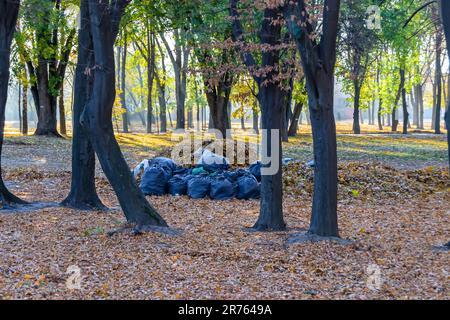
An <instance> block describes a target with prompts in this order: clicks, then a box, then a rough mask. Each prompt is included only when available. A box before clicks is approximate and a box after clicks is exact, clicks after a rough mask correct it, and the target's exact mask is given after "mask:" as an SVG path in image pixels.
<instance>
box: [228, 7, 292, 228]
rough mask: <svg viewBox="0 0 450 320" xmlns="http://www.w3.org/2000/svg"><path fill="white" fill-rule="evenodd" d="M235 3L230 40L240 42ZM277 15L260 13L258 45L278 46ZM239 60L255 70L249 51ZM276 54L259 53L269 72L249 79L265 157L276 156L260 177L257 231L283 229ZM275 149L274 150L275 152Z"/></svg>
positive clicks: (273, 11)
mask: <svg viewBox="0 0 450 320" xmlns="http://www.w3.org/2000/svg"><path fill="white" fill-rule="evenodd" d="M237 3H238V0H230V14H231V16H232V17H233V22H232V27H233V41H235V42H238V41H239V42H242V41H244V36H243V29H242V25H241V22H240V20H239V13H238V9H237ZM280 14H281V10H280V7H275V8H270V7H268V8H266V9H265V10H264V18H263V22H262V26H261V30H260V32H259V37H260V43H261V44H263V45H265V46H268V47H271V48H274V47H275V46H276V45H279V43H280V41H281V26H280V25H279V24H275V23H273V21H275V20H276V19H278V18H279V15H280ZM241 59H242V60H243V62H244V63H245V64H246V66H247V67H248V68H249V70H254V68H257V67H259V66H258V65H257V63H256V60H255V59H254V57H253V56H252V55H251V53H249V52H244V51H242V52H241ZM279 62H280V52H279V50H269V52H267V51H264V52H263V53H262V65H261V66H260V67H261V68H263V69H264V70H267V68H269V69H270V71H268V72H266V73H264V75H262V76H259V75H257V74H254V75H253V77H254V79H255V81H256V83H257V85H258V100H259V103H260V106H261V114H262V126H263V129H265V130H264V132H263V139H262V140H263V144H266V146H267V148H266V149H267V155H268V156H272V155H273V154H274V153H275V152H278V153H279V159H277V160H278V161H279V164H280V168H279V169H278V170H277V172H276V173H275V174H263V175H262V176H261V206H260V213H259V217H258V220H257V222H256V223H255V225H254V226H253V229H254V230H257V231H270V230H273V231H279V230H285V229H286V223H285V222H284V218H283V205H282V200H283V180H282V168H281V157H282V144H281V134H280V130H281V129H282V117H283V103H282V92H281V91H282V89H281V83H280V80H278V79H277V75H278V74H277V72H276V70H275V69H276V68H275V66H277V65H279ZM272 135H276V136H277V141H276V143H275V144H274V145H272V143H271V141H272ZM275 148H277V149H275ZM265 165H267V166H268V165H269V164H265Z"/></svg>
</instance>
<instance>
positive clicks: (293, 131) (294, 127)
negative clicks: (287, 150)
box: [288, 102, 303, 137]
mask: <svg viewBox="0 0 450 320" xmlns="http://www.w3.org/2000/svg"><path fill="white" fill-rule="evenodd" d="M302 110H303V103H299V102H298V103H296V104H295V107H294V113H293V114H292V121H291V125H290V126H289V131H288V135H289V137H295V136H296V135H297V131H298V124H299V119H300V115H301V113H302Z"/></svg>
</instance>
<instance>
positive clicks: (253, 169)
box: [249, 161, 261, 181]
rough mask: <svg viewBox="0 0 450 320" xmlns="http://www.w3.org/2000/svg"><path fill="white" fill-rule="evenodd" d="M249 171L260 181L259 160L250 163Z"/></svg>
mask: <svg viewBox="0 0 450 320" xmlns="http://www.w3.org/2000/svg"><path fill="white" fill-rule="evenodd" d="M249 171H250V173H251V174H252V175H254V176H255V178H256V180H258V181H261V161H257V162H255V163H253V164H252V165H250V168H249Z"/></svg>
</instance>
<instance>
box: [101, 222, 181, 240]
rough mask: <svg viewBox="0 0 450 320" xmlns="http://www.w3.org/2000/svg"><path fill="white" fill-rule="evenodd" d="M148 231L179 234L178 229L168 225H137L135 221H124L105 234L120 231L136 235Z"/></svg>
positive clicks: (112, 234) (109, 234)
mask: <svg viewBox="0 0 450 320" xmlns="http://www.w3.org/2000/svg"><path fill="white" fill-rule="evenodd" d="M149 232H154V233H161V234H165V235H169V236H178V235H179V234H180V231H178V230H174V229H171V228H169V227H161V226H152V225H137V224H135V223H125V224H124V225H122V226H121V227H119V228H118V229H114V230H112V231H109V232H108V233H107V234H108V236H110V237H112V236H114V235H116V234H120V233H131V234H132V235H135V236H137V235H141V234H144V233H149Z"/></svg>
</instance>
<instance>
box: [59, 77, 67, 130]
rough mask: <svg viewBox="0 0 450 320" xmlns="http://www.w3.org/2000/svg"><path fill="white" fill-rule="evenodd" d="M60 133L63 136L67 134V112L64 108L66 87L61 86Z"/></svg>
mask: <svg viewBox="0 0 450 320" xmlns="http://www.w3.org/2000/svg"><path fill="white" fill-rule="evenodd" d="M59 131H60V132H61V134H63V135H66V134H67V127H66V111H65V108H64V85H61V89H60V93H59Z"/></svg>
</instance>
